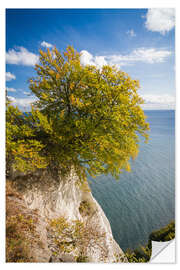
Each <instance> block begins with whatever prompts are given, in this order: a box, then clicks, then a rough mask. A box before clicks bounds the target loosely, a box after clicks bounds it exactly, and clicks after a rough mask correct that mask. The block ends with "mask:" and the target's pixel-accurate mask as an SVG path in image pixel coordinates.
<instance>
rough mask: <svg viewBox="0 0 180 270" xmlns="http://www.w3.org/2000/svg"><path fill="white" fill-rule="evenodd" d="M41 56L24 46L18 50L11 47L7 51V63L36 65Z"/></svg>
mask: <svg viewBox="0 0 180 270" xmlns="http://www.w3.org/2000/svg"><path fill="white" fill-rule="evenodd" d="M38 60H39V56H38V55H36V54H34V53H32V52H29V51H28V50H27V49H26V48H24V47H18V51H17V50H14V49H10V50H9V51H8V52H7V53H6V62H7V64H14V65H24V66H34V65H35V64H37V63H38Z"/></svg>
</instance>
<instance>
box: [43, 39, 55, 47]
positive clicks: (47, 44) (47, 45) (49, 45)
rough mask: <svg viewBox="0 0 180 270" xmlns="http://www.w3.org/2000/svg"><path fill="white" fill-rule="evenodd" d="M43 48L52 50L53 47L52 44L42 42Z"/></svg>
mask: <svg viewBox="0 0 180 270" xmlns="http://www.w3.org/2000/svg"><path fill="white" fill-rule="evenodd" d="M41 46H42V47H46V48H52V47H53V45H52V44H51V43H48V42H46V41H43V42H41Z"/></svg>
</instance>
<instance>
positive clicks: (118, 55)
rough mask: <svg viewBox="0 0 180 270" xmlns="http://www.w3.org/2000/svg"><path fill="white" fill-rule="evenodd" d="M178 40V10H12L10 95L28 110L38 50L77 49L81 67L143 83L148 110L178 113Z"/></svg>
mask: <svg viewBox="0 0 180 270" xmlns="http://www.w3.org/2000/svg"><path fill="white" fill-rule="evenodd" d="M174 39H175V16H174V10H173V9H167V8H164V9H44V10H43V9H7V10H6V63H7V66H6V88H7V93H8V96H9V97H10V98H11V100H12V102H13V104H14V105H17V106H19V108H21V109H22V110H28V108H29V104H30V103H31V102H32V101H34V96H32V95H31V93H30V91H29V89H28V79H29V78H30V77H32V76H35V75H36V73H35V71H34V65H35V64H36V63H37V62H38V51H39V49H40V48H41V49H46V48H47V47H49V48H52V47H53V46H56V47H57V48H58V49H59V50H60V51H63V50H65V48H66V47H67V46H68V45H73V47H74V48H75V49H76V50H77V51H79V52H81V53H82V56H81V62H82V64H93V65H96V66H98V67H99V68H101V67H102V65H103V64H110V65H114V64H115V65H117V67H118V68H120V69H121V70H123V71H125V72H127V73H128V74H129V75H130V76H131V77H132V78H134V79H139V81H140V85H141V88H140V90H139V94H140V95H141V96H142V97H143V98H144V100H145V104H144V105H143V108H144V109H173V108H174V107H175V44H174V43H175V42H174Z"/></svg>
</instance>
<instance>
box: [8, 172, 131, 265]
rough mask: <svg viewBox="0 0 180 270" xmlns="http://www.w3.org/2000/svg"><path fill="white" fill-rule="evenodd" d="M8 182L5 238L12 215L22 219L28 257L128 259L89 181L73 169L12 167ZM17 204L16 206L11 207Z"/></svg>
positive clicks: (64, 260)
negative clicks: (58, 173) (59, 173)
mask: <svg viewBox="0 0 180 270" xmlns="http://www.w3.org/2000/svg"><path fill="white" fill-rule="evenodd" d="M8 183H9V184H8V185H9V187H10V188H8V189H7V202H8V203H7V208H8V209H9V210H8V209H7V231H8V233H7V238H8V235H9V237H10V238H11V234H10V233H9V231H10V228H11V220H16V219H17V220H16V225H17V226H20V221H22V220H24V221H25V224H26V227H27V231H28V233H27V232H26V230H25V232H24V237H25V238H28V243H29V250H30V253H31V255H30V256H29V257H30V258H29V259H28V258H27V259H26V261H36V262H108V263H112V262H127V258H126V257H125V255H124V253H123V251H122V250H121V248H120V247H119V245H118V244H117V243H116V241H115V240H114V238H113V235H112V231H111V227H110V224H109V221H108V219H107V218H106V216H105V214H104V212H103V210H102V208H101V207H100V205H99V204H98V202H97V201H96V200H95V199H94V197H93V196H92V193H91V190H90V188H89V186H88V183H87V181H84V182H80V181H79V178H78V176H77V175H76V174H75V172H74V171H71V173H70V174H69V175H68V176H67V175H66V176H64V177H58V178H57V177H52V175H51V174H50V173H48V172H47V171H45V170H40V171H37V172H36V173H34V174H29V175H22V174H21V175H20V174H17V173H14V175H13V177H12V179H10V181H8ZM8 190H11V191H10V192H9V191H8ZM12 190H14V191H13V192H12ZM17 194H18V195H17ZM15 205H16V211H15V210H14V211H11V208H13V207H15ZM18 211H19V212H18ZM19 215H20V216H22V217H21V218H20V217H19ZM15 216H16V217H15ZM29 219H30V220H31V221H29ZM29 225H31V227H32V228H31V229H29V227H28V226H29ZM23 227H24V226H23ZM22 233H23V230H22ZM35 240H36V241H35ZM37 240H38V241H37ZM7 241H10V242H11V239H8V240H7ZM10 242H7V244H6V247H7V248H9V247H10V246H11V243H10ZM7 254H9V251H8V252H7ZM9 257H11V256H10V255H9ZM10 260H11V259H10ZM7 261H8V259H7Z"/></svg>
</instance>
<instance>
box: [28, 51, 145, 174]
mask: <svg viewBox="0 0 180 270" xmlns="http://www.w3.org/2000/svg"><path fill="white" fill-rule="evenodd" d="M35 70H36V72H37V77H35V78H31V79H30V80H29V83H30V85H29V87H30V89H31V91H32V93H33V94H34V95H35V96H36V97H37V101H36V103H35V104H34V107H33V108H32V111H31V114H30V115H29V116H28V117H27V118H28V119H29V121H30V122H31V127H32V128H33V138H34V139H35V140H36V141H38V142H39V143H40V145H41V146H42V148H41V150H40V151H39V152H38V151H37V152H38V153H39V156H40V157H41V158H42V161H43V162H44V164H45V163H47V164H48V165H49V166H51V165H52V164H54V165H55V164H56V166H57V167H58V166H59V167H60V168H64V169H65V170H68V169H70V168H72V166H73V167H74V168H75V169H76V171H77V172H79V173H80V174H81V175H85V174H86V172H88V173H89V174H90V175H91V176H96V175H98V174H108V173H110V174H112V175H113V176H114V177H118V175H119V174H120V173H121V172H122V171H123V170H128V171H130V163H129V161H130V159H131V158H135V157H136V156H137V154H138V149H139V137H140V136H142V137H144V138H145V141H147V139H148V134H147V131H148V130H149V125H148V123H146V117H145V115H144V112H143V110H142V109H141V107H140V104H142V103H143V100H142V98H141V97H140V96H139V95H138V92H137V91H138V88H139V82H138V81H136V80H132V79H131V78H130V76H129V75H128V74H126V73H125V72H123V71H121V70H119V69H117V68H116V67H115V66H108V65H105V66H103V67H102V68H101V69H99V68H97V67H96V66H92V65H86V66H83V65H82V64H81V62H80V54H79V53H78V52H76V51H75V50H74V49H73V47H70V46H69V47H67V49H66V51H65V52H64V54H61V53H60V52H59V51H58V50H57V49H56V48H53V49H52V51H50V50H49V49H48V50H47V51H40V58H39V64H37V65H36V67H35ZM26 121H27V120H26ZM44 159H45V160H46V162H45V161H44ZM44 166H47V165H44Z"/></svg>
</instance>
